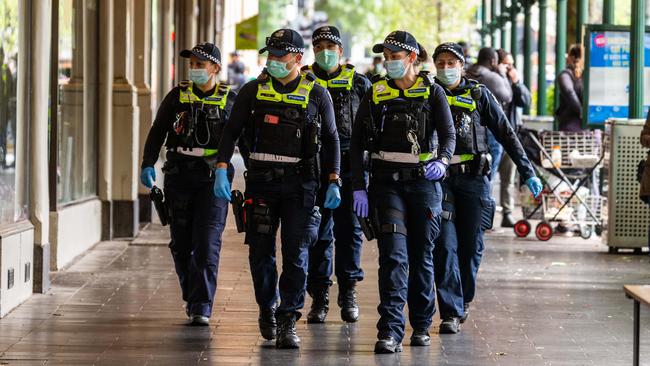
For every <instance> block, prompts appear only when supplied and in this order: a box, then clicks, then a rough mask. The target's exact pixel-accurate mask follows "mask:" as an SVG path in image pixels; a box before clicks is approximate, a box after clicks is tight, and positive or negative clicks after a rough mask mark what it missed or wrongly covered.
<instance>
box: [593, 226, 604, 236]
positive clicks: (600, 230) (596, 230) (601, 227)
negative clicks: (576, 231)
mask: <svg viewBox="0 0 650 366" xmlns="http://www.w3.org/2000/svg"><path fill="white" fill-rule="evenodd" d="M594 232H595V233H596V235H598V236H600V235H602V233H603V226H602V225H596V229H595V230H594Z"/></svg>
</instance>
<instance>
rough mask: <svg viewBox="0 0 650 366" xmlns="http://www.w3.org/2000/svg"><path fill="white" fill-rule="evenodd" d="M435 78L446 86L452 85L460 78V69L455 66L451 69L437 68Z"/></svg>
mask: <svg viewBox="0 0 650 366" xmlns="http://www.w3.org/2000/svg"><path fill="white" fill-rule="evenodd" d="M436 78H438V80H440V81H441V82H442V83H443V84H445V85H446V86H450V85H454V84H455V83H456V82H458V80H460V69H459V68H457V67H454V68H451V69H438V70H437V71H436Z"/></svg>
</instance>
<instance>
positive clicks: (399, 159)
mask: <svg viewBox="0 0 650 366" xmlns="http://www.w3.org/2000/svg"><path fill="white" fill-rule="evenodd" d="M436 155H437V154H436V153H435V152H430V153H423V154H419V155H414V154H410V153H401V152H393V151H378V152H376V153H372V154H371V158H372V159H377V160H383V161H387V162H391V163H406V164H417V163H424V162H427V161H429V160H433V159H435V158H436Z"/></svg>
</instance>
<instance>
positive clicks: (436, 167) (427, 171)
mask: <svg viewBox="0 0 650 366" xmlns="http://www.w3.org/2000/svg"><path fill="white" fill-rule="evenodd" d="M446 171H447V166H446V165H445V164H444V163H443V162H441V161H440V160H434V161H430V162H428V163H427V164H426V165H425V166H424V178H426V179H427V180H440V179H442V178H443V177H444V176H445V172H446Z"/></svg>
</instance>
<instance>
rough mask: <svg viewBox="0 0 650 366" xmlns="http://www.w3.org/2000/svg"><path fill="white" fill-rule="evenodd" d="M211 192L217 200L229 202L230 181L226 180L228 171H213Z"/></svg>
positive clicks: (222, 169) (224, 169) (223, 169)
mask: <svg viewBox="0 0 650 366" xmlns="http://www.w3.org/2000/svg"><path fill="white" fill-rule="evenodd" d="M212 192H213V193H214V196H215V197H217V198H222V199H224V200H227V201H228V202H230V200H231V199H232V197H231V193H230V181H229V180H228V170H227V169H226V168H220V169H217V170H215V171H214V186H213V187H212Z"/></svg>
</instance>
